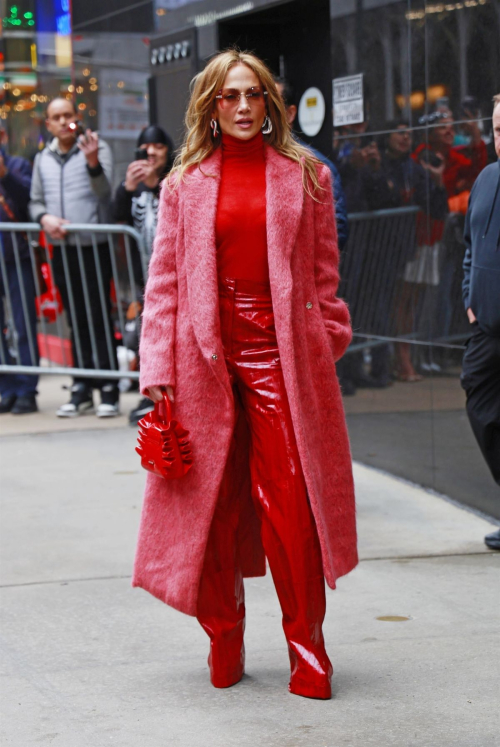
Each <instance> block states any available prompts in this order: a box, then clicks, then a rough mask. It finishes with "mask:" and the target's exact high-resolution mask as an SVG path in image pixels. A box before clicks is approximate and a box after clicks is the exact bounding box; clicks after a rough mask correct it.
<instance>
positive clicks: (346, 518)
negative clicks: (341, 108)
mask: <svg viewBox="0 0 500 747" xmlns="http://www.w3.org/2000/svg"><path fill="white" fill-rule="evenodd" d="M186 125H187V136H186V140H185V143H184V146H183V148H182V151H181V153H180V156H179V157H178V159H177V163H176V166H175V168H174V170H173V172H172V173H171V176H170V177H169V178H168V180H167V181H166V183H165V184H164V187H163V189H162V194H161V205H160V213H159V221H158V232H157V238H156V243H155V246H154V251H153V257H152V261H151V265H150V270H149V280H148V284H147V288H146V299H145V308H144V316H143V327H142V339H141V351H140V354H141V390H142V391H143V392H144V394H146V395H148V396H149V397H151V399H153V400H155V401H160V400H161V398H162V391H163V390H164V389H166V390H167V392H168V394H169V397H170V399H171V400H172V401H173V402H174V409H175V416H176V419H178V420H179V421H180V422H181V423H182V424H183V426H184V427H186V428H187V429H188V430H189V431H190V434H191V444H192V448H193V455H194V464H193V467H192V468H191V470H190V471H189V472H188V473H187V475H186V476H184V477H183V478H180V479H175V480H168V481H166V480H163V479H162V478H159V477H156V476H154V475H148V481H147V486H146V494H145V501H144V508H143V513H142V518H141V527H140V534H139V542H138V547H137V555H136V562H135V569H134V581H133V583H134V585H135V586H141V587H142V588H144V589H146V590H147V591H149V592H150V593H151V594H154V595H155V596H156V597H158V598H159V599H161V600H163V601H164V602H166V603H167V604H170V605H172V606H173V607H175V608H177V609H178V610H181V611H182V612H185V613H187V614H189V615H195V616H196V617H197V618H198V620H199V622H200V623H201V625H202V626H203V628H204V629H205V631H206V632H207V633H208V635H209V637H210V656H209V666H210V675H211V681H212V684H213V685H214V686H215V687H229V686H230V685H234V684H235V683H236V682H238V681H239V680H240V679H241V677H242V676H243V671H244V645H243V633H244V627H245V606H244V588H243V578H244V577H245V576H261V575H264V574H265V558H266V557H267V559H268V562H269V566H270V569H271V573H272V576H273V580H274V583H275V586H276V591H277V594H278V597H279V601H280V605H281V608H282V612H283V628H284V632H285V636H286V639H287V643H288V650H289V655H290V662H291V679H290V684H289V690H290V692H292V693H295V694H297V695H303V696H305V697H312V698H323V699H326V698H329V697H331V685H330V680H331V675H332V666H331V663H330V660H329V658H328V656H327V653H326V651H325V646H324V640H323V634H322V623H323V619H324V615H325V582H324V579H325V577H326V580H327V582H328V584H329V586H331V587H332V588H335V581H336V579H337V578H338V577H339V576H342V575H344V574H346V573H348V572H349V571H350V570H351V569H352V568H353V567H354V566H355V565H356V563H357V554H356V529H355V509H354V491H353V482H352V467H351V457H350V452H349V442H348V438H347V432H346V426H345V419H344V412H343V408H342V401H341V396H340V390H339V386H338V382H337V378H336V373H335V361H337V360H338V359H339V358H340V357H341V356H342V354H343V353H344V351H345V349H346V347H347V345H348V344H349V341H350V339H351V330H350V325H349V314H348V311H347V308H346V306H345V304H344V303H343V301H341V300H340V299H338V298H337V297H336V290H337V285H338V250H337V232H336V227H335V220H334V210H333V203H332V190H331V184H330V175H329V171H328V169H327V168H326V167H324V166H322V165H321V164H320V163H319V162H317V161H316V160H315V159H314V158H313V157H312V155H311V153H310V152H309V151H308V150H307V149H305V148H304V147H301V146H299V145H298V144H297V143H296V142H295V140H294V139H293V137H292V134H291V131H290V128H289V125H288V124H287V120H286V115H285V110H284V107H283V103H282V100H281V98H280V95H279V93H278V91H277V89H276V86H275V84H274V82H273V78H272V75H271V73H270V71H269V70H268V69H267V68H266V66H265V65H264V64H263V63H262V62H261V61H260V60H259V59H258V58H256V57H255V56H253V55H251V54H247V53H240V52H238V51H234V50H231V51H227V52H223V53H221V54H219V55H217V56H216V57H214V58H213V59H212V60H211V61H210V63H209V64H208V65H207V67H206V68H205V70H204V71H203V72H202V73H200V74H199V75H198V76H197V77H196V79H195V81H194V85H193V89H192V95H191V100H190V103H189V107H188V111H187V115H186Z"/></svg>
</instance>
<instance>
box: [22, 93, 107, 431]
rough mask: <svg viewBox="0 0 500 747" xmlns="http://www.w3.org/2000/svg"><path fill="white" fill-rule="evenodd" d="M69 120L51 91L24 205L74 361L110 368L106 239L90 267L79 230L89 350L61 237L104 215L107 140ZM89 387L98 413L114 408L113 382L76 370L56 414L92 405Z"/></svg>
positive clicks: (71, 114)
mask: <svg viewBox="0 0 500 747" xmlns="http://www.w3.org/2000/svg"><path fill="white" fill-rule="evenodd" d="M76 122H77V112H76V109H75V107H74V104H73V102H72V101H68V100H67V99H63V98H57V99H54V100H53V101H51V102H50V104H49V106H48V107H47V119H46V126H47V129H48V131H49V132H50V134H51V135H53V139H52V141H51V142H50V144H49V145H47V146H46V147H45V148H44V150H43V151H42V152H41V153H39V154H38V155H37V156H36V158H35V163H34V167H33V179H32V184H31V201H30V205H29V210H30V214H31V217H32V219H33V220H34V221H36V222H39V223H40V225H41V227H42V229H43V230H44V231H45V233H46V234H47V235H48V236H49V237H50V240H51V242H52V243H53V244H54V256H53V268H54V275H55V278H54V279H55V282H56V284H57V286H58V288H59V290H60V293H61V297H62V301H63V304H64V308H65V311H66V314H67V318H68V323H69V326H70V329H71V344H72V352H73V361H74V365H75V366H77V367H78V368H85V369H89V368H90V369H92V368H101V369H111V368H113V367H115V366H114V365H113V364H114V359H115V358H116V345H115V340H114V334H113V325H112V321H111V315H110V311H111V301H110V293H109V292H110V282H111V278H112V267H111V259H110V253H109V249H108V245H107V242H106V243H104V244H98V246H97V249H98V252H97V255H98V265H97V266H96V262H95V257H94V251H93V247H92V238H91V235H90V234H87V235H85V234H83V235H81V236H80V242H81V246H82V252H81V253H82V259H83V267H84V273H85V279H86V284H87V290H88V299H89V305H90V314H91V317H92V326H93V329H94V334H95V343H96V344H95V348H96V351H95V352H96V353H97V355H95V352H94V351H93V348H92V342H91V335H90V331H89V319H88V316H87V310H86V307H85V294H84V286H83V283H82V272H81V267H80V263H79V257H78V251H77V248H76V237H75V236H74V235H69V237H68V239H67V240H66V233H67V232H66V230H65V224H67V223H85V224H92V223H107V222H109V220H110V208H111V185H112V169H113V162H112V155H111V150H110V148H109V146H108V145H107V144H106V143H105V142H103V141H102V140H99V138H98V136H97V133H95V132H91V130H87V131H86V133H85V135H80V136H77V133H76V131H75V130H76V128H75V127H74V124H75V123H76ZM72 125H73V127H72ZM62 240H65V246H66V249H64V247H63V246H61V241H62ZM97 241H99V236H97ZM99 270H100V275H101V280H102V288H103V291H104V294H103V296H104V299H103V301H104V303H101V297H100V292H99ZM103 306H104V308H103ZM110 354H111V356H112V358H113V361H112V360H110ZM93 388H99V389H100V390H101V403H100V405H99V406H98V408H97V416H98V417H113V416H115V415H117V414H118V398H119V391H118V386H117V382H116V381H113V380H108V381H106V380H103V379H95V380H92V379H88V378H84V377H75V379H74V381H73V386H72V388H71V399H70V401H69V402H68V403H67V404H65V405H62V407H60V408H59V410H58V411H57V415H58V417H62V418H68V417H76V416H78V415H81V414H82V413H84V412H88V411H90V410H93V407H94V403H93V396H92V389H93Z"/></svg>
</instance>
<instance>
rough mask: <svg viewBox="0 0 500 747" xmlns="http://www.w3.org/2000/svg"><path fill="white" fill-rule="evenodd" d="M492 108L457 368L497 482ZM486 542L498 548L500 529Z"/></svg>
mask: <svg viewBox="0 0 500 747" xmlns="http://www.w3.org/2000/svg"><path fill="white" fill-rule="evenodd" d="M493 101H494V108H493V132H494V136H495V151H496V154H497V156H498V158H499V160H498V161H497V162H496V163H492V164H490V165H489V166H487V167H486V168H485V169H483V171H482V172H481V173H480V174H479V176H478V178H477V180H476V183H475V184H474V187H473V188H472V192H471V195H470V199H469V209H468V211H467V217H466V219H465V232H464V238H465V244H466V247H467V251H466V253H465V259H464V265H463V267H464V281H463V286H462V288H463V298H464V304H465V309H466V311H467V316H468V317H469V321H470V323H471V325H472V326H473V333H472V337H471V339H470V340H469V342H468V344H467V350H466V351H465V356H464V361H463V371H462V386H463V388H464V389H465V392H466V394H467V414H468V416H469V421H470V424H471V426H472V430H473V431H474V435H475V437H476V440H477V442H478V444H479V447H480V449H481V451H482V453H483V456H484V458H485V460H486V462H487V464H488V467H489V468H490V470H491V474H492V475H493V479H494V480H495V481H496V482H497V483H498V484H499V485H500V94H497V95H496V96H495V98H494V99H493ZM485 542H486V544H487V546H488V547H490V548H491V549H492V550H500V530H498V531H496V532H493V533H492V534H488V535H487V536H486V537H485Z"/></svg>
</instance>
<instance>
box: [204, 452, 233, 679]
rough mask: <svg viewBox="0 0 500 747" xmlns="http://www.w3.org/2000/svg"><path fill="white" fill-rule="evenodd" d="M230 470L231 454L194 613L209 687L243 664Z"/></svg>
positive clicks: (228, 677) (210, 535)
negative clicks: (206, 641) (205, 648)
mask: <svg viewBox="0 0 500 747" xmlns="http://www.w3.org/2000/svg"><path fill="white" fill-rule="evenodd" d="M231 470H232V458H230V459H229V460H228V465H227V467H226V473H225V475H224V478H223V481H222V485H221V489H220V493H219V499H218V501H217V506H216V509H215V514H214V517H213V520H212V525H211V528H210V534H209V538H208V544H207V549H206V553H205V560H204V564H203V571H202V575H201V581H200V591H199V594H198V609H197V614H196V617H197V619H198V622H199V623H200V625H201V626H202V627H203V629H204V631H205V632H206V633H207V635H208V636H209V638H210V654H209V657H208V666H209V668H210V680H211V682H212V685H213V686H214V687H231V685H235V684H236V683H237V682H239V681H240V680H241V678H242V677H243V673H244V668H245V647H244V644H243V635H244V632H245V589H244V586H243V575H242V572H241V569H240V568H239V565H238V562H237V552H236V532H237V527H238V521H239V511H240V507H239V503H238V501H237V499H236V497H235V494H234V491H233V490H232V488H233V487H234V476H233V475H232V472H231ZM236 495H237V494H236Z"/></svg>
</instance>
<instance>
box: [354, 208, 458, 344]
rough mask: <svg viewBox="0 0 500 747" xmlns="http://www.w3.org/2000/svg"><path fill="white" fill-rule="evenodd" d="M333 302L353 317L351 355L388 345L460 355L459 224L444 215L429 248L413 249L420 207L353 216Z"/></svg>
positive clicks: (454, 217)
mask: <svg viewBox="0 0 500 747" xmlns="http://www.w3.org/2000/svg"><path fill="white" fill-rule="evenodd" d="M348 217H349V225H350V233H349V240H348V242H347V245H346V247H345V249H344V251H343V254H342V258H341V267H340V274H341V282H340V286H339V295H340V296H341V297H342V298H344V299H345V300H346V301H347V303H348V305H349V309H350V312H351V318H352V326H353V343H352V344H351V346H350V348H349V351H348V352H349V353H352V352H356V351H358V350H360V349H363V348H365V349H366V348H373V347H376V346H379V345H385V344H387V343H392V342H402V341H407V342H411V343H412V344H414V345H423V346H426V345H439V346H440V347H445V348H450V349H458V350H461V349H462V348H463V342H464V341H465V340H466V339H467V337H468V336H469V335H470V332H469V325H468V321H467V317H466V315H465V313H464V309H463V303H462V293H461V285H462V262H463V257H464V253H465V245H464V243H463V238H462V234H463V216H459V215H457V214H450V215H449V216H448V217H447V219H446V221H445V222H444V225H443V232H442V237H441V239H440V240H439V241H436V242H435V244H434V245H433V246H432V247H424V246H418V242H417V236H418V231H417V221H418V220H420V222H421V223H422V222H423V221H425V220H426V219H425V216H424V214H423V213H422V212H420V210H419V208H418V207H415V206H409V207H405V208H396V209H392V210H378V211H373V212H367V213H351V214H350V215H349V216H348Z"/></svg>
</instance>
